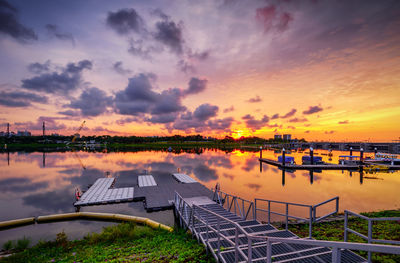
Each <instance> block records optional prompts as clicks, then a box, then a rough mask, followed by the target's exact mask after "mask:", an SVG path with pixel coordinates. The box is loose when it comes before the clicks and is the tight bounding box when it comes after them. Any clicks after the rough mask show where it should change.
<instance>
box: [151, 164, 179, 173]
mask: <svg viewBox="0 0 400 263" xmlns="http://www.w3.org/2000/svg"><path fill="white" fill-rule="evenodd" d="M149 166H150V167H151V170H152V171H153V170H156V171H163V172H170V173H175V172H176V171H177V170H176V166H175V164H173V163H170V162H152V163H150V165H149Z"/></svg>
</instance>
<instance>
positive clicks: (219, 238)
mask: <svg viewBox="0 0 400 263" xmlns="http://www.w3.org/2000/svg"><path fill="white" fill-rule="evenodd" d="M217 229H218V256H219V257H220V258H221V248H220V247H221V233H220V232H221V231H220V229H221V218H220V217H218V225H217Z"/></svg>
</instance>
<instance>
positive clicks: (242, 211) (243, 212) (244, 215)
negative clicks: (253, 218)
mask: <svg viewBox="0 0 400 263" xmlns="http://www.w3.org/2000/svg"><path fill="white" fill-rule="evenodd" d="M244 217H245V215H244V200H243V199H242V219H243V220H245V219H246V218H244Z"/></svg>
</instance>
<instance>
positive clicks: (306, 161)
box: [301, 155, 325, 164]
mask: <svg viewBox="0 0 400 263" xmlns="http://www.w3.org/2000/svg"><path fill="white" fill-rule="evenodd" d="M313 159H314V160H313V164H325V163H324V162H323V161H322V157H321V156H313ZM301 161H302V162H303V164H311V156H310V155H304V156H303V157H301Z"/></svg>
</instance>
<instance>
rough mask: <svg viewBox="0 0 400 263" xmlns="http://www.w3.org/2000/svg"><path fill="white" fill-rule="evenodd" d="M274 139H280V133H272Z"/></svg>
mask: <svg viewBox="0 0 400 263" xmlns="http://www.w3.org/2000/svg"><path fill="white" fill-rule="evenodd" d="M274 139H275V140H282V135H280V134H275V135H274Z"/></svg>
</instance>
